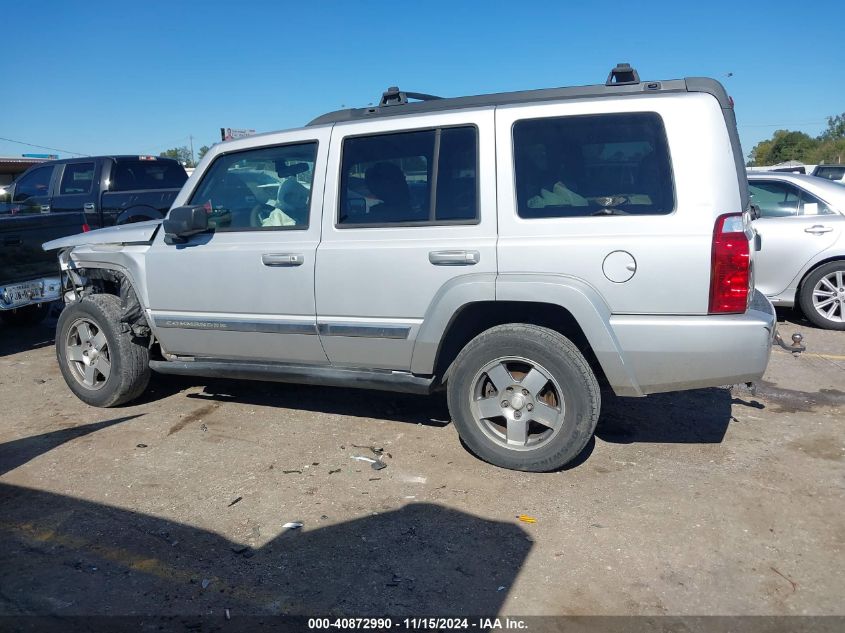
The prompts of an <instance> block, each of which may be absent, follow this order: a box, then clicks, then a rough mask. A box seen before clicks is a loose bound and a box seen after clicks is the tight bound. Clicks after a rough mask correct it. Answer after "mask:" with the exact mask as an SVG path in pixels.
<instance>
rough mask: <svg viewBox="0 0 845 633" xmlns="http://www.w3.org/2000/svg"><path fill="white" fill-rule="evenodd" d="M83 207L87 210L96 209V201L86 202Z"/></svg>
mask: <svg viewBox="0 0 845 633" xmlns="http://www.w3.org/2000/svg"><path fill="white" fill-rule="evenodd" d="M82 208H83V209H85V210H86V211H94V203H93V202H86V203H85V204H83V205H82Z"/></svg>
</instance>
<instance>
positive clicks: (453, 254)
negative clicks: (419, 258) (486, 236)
mask: <svg viewBox="0 0 845 633" xmlns="http://www.w3.org/2000/svg"><path fill="white" fill-rule="evenodd" d="M428 261H430V262H431V263H432V264H434V265H435V266H475V265H476V264H477V263H478V262H479V261H481V253H479V252H478V251H430V252H429V254H428Z"/></svg>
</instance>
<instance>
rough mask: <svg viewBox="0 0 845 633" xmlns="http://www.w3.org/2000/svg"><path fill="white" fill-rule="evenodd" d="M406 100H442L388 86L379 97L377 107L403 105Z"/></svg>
mask: <svg viewBox="0 0 845 633" xmlns="http://www.w3.org/2000/svg"><path fill="white" fill-rule="evenodd" d="M408 99H416V100H417V101H434V100H435V99H442V97H435V96H434V95H427V94H425V93H424V92H402V91H400V90H399V88H398V87H396V86H390V88H388V89H387V90H385V91H384V92H383V93H382V95H381V100H380V101H379V107H380V108H383V107H385V106H396V105H405V104H406V103H408Z"/></svg>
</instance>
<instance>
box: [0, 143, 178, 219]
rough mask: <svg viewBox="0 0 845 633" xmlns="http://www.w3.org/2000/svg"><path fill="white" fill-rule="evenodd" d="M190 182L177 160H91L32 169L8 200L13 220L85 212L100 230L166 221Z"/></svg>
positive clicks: (153, 157)
mask: <svg viewBox="0 0 845 633" xmlns="http://www.w3.org/2000/svg"><path fill="white" fill-rule="evenodd" d="M187 179H188V175H187V174H186V173H185V169H184V168H183V167H182V165H180V164H179V162H178V161H175V160H173V159H172V158H159V157H156V156H89V157H85V158H72V159H65V160H53V161H48V162H46V163H40V164H38V165H34V166H32V167H30V168H29V169H28V170H27V171H25V172H24V173H23V174H21V176H19V177H18V179H17V180H16V181H15V182H14V183H12V186H11V190H10V191H9V192H8V193H7V199H8V201H9V210H10V212H11V213H12V214H16V213H27V214H29V213H33V212H35V213H39V212H40V213H47V212H50V211H53V212H60V213H66V212H79V213H84V214H85V224H86V225H87V226H88V227H90V228H100V227H103V226H111V225H113V224H126V223H129V222H141V221H144V220H154V219H160V218H163V217H164V215H165V214H166V213H167V210H168V209H169V208H170V205H171V203H172V202H173V200H174V198H176V194H178V193H179V189H181V187H182V185H183V184H185V181H186V180H187Z"/></svg>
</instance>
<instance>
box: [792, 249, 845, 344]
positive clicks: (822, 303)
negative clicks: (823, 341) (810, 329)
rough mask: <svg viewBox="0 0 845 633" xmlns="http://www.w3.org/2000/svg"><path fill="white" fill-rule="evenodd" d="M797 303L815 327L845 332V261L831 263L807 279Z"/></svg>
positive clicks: (815, 271) (816, 270)
mask: <svg viewBox="0 0 845 633" xmlns="http://www.w3.org/2000/svg"><path fill="white" fill-rule="evenodd" d="M798 302H799V303H800V305H801V310H802V311H803V312H804V316H806V317H807V318H808V319H809V320H810V321H812V322H813V324H814V325H817V326H819V327H821V328H825V329H826V330H845V261H836V262H828V263H827V264H823V265H822V266H819V267H818V268H816V269H815V270H814V271H813V272H811V273H810V274H809V275H807V278H806V279H804V283H803V284H801V293H800V295H799V297H798Z"/></svg>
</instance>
